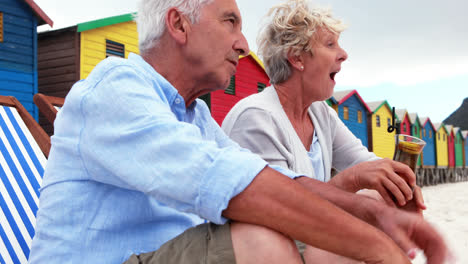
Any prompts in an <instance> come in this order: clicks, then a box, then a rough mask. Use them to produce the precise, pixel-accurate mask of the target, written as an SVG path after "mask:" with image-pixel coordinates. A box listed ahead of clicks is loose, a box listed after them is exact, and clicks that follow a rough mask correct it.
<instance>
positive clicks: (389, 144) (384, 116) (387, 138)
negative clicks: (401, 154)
mask: <svg viewBox="0 0 468 264" xmlns="http://www.w3.org/2000/svg"><path fill="white" fill-rule="evenodd" d="M377 115H379V116H380V127H377V126H376V116H377ZM391 118H392V112H391V111H390V109H389V108H388V107H387V106H386V105H383V106H382V107H380V109H379V110H378V111H377V112H376V113H374V114H373V115H372V124H371V125H372V142H373V148H372V149H373V152H374V153H375V155H377V156H379V157H381V158H389V159H393V152H394V151H395V134H396V133H395V131H393V132H392V133H388V132H387V128H388V123H389V121H388V120H389V119H390V120H391Z"/></svg>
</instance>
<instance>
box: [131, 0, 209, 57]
mask: <svg viewBox="0 0 468 264" xmlns="http://www.w3.org/2000/svg"><path fill="white" fill-rule="evenodd" d="M213 1H214V0H140V2H139V4H138V13H137V15H136V17H135V21H136V23H137V28H138V38H139V41H138V42H139V49H140V53H141V54H143V53H145V52H146V51H148V50H150V49H151V48H152V47H154V46H155V45H157V43H158V40H159V39H160V37H161V36H162V35H163V33H164V31H165V30H166V23H165V19H166V15H167V12H168V11H169V9H170V8H173V7H175V8H177V9H178V10H179V11H180V12H181V13H182V14H184V15H186V16H187V17H188V18H189V19H190V21H191V22H192V23H197V22H198V20H199V19H200V13H201V9H202V7H203V6H204V5H206V4H209V3H211V2H213Z"/></svg>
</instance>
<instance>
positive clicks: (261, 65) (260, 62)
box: [239, 51, 265, 70]
mask: <svg viewBox="0 0 468 264" xmlns="http://www.w3.org/2000/svg"><path fill="white" fill-rule="evenodd" d="M248 56H250V57H252V59H254V61H255V62H256V63H257V64H258V65H259V66H260V67H262V69H263V70H265V65H264V64H263V62H262V61H261V60H260V58H259V57H258V56H257V54H255V53H254V52H253V51H250V52H249V54H247V56H242V55H241V56H239V59H242V58H244V57H248Z"/></svg>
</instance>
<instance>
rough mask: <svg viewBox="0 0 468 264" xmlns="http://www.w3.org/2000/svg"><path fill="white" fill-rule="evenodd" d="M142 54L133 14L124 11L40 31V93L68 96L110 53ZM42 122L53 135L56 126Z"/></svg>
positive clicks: (126, 55)
mask: <svg viewBox="0 0 468 264" xmlns="http://www.w3.org/2000/svg"><path fill="white" fill-rule="evenodd" d="M130 52H133V53H139V50H138V33H137V29H136V23H135V22H134V21H133V14H124V15H120V16H114V17H109V18H104V19H99V20H94V21H90V22H85V23H80V24H77V25H75V26H71V27H67V28H62V29H58V30H53V31H46V32H41V33H39V34H38V54H39V55H38V57H39V58H38V69H39V70H38V76H39V89H38V90H39V93H42V94H44V95H48V96H56V97H65V96H66V95H67V93H68V91H70V88H71V87H72V86H73V84H74V83H75V82H77V81H78V80H80V79H84V78H86V77H87V76H88V74H89V73H90V72H91V70H92V69H93V68H94V67H95V66H96V65H97V64H98V63H99V62H100V61H102V60H103V59H105V58H106V57H108V56H116V57H125V58H127V57H128V54H129V53H130ZM39 123H40V124H41V126H42V127H43V128H44V130H46V132H47V133H48V134H49V135H50V134H51V129H52V126H51V125H50V124H49V123H48V121H47V120H46V119H45V118H44V117H43V116H42V115H41V117H40V119H39Z"/></svg>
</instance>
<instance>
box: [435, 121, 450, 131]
mask: <svg viewBox="0 0 468 264" xmlns="http://www.w3.org/2000/svg"><path fill="white" fill-rule="evenodd" d="M434 127H435V129H436V131H439V130H440V129H441V128H443V129H444V130H445V133H447V132H448V131H447V127H445V124H444V123H434Z"/></svg>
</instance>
